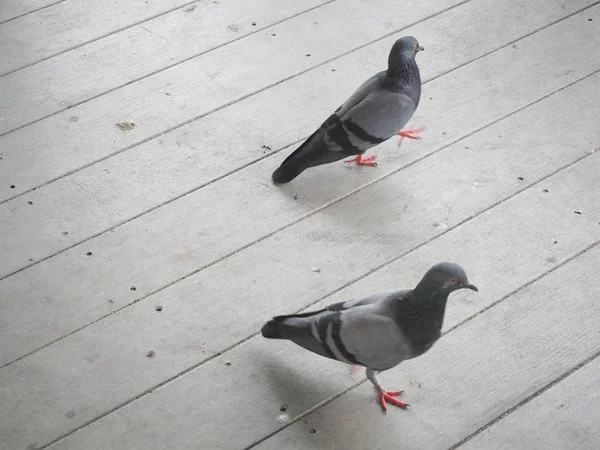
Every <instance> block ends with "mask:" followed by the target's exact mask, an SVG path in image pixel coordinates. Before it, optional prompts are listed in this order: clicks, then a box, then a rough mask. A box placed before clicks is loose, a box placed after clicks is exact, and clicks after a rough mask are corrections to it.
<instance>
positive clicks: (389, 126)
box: [273, 36, 424, 184]
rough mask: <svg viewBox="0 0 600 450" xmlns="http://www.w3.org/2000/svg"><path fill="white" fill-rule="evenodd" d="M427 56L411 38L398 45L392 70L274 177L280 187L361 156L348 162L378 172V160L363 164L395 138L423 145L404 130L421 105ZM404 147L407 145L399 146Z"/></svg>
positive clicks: (371, 82) (364, 88) (359, 93)
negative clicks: (420, 62) (421, 63)
mask: <svg viewBox="0 0 600 450" xmlns="http://www.w3.org/2000/svg"><path fill="white" fill-rule="evenodd" d="M420 50H424V48H423V47H421V46H420V45H419V43H418V42H417V40H416V39H415V38H414V37H412V36H407V37H403V38H400V39H398V40H397V41H396V42H395V43H394V46H393V47H392V50H391V51H390V56H389V58H388V68H387V70H384V71H383V72H379V73H377V74H375V75H373V76H372V77H371V78H369V79H368V80H367V81H365V82H364V83H363V84H362V85H361V86H360V87H359V88H358V89H357V90H356V92H354V94H352V95H351V96H350V98H349V99H348V100H346V102H345V103H344V104H343V105H342V106H340V107H339V108H338V109H337V110H336V111H335V112H334V113H333V114H332V115H331V116H329V118H328V119H327V120H326V121H325V122H323V124H322V125H321V126H320V127H319V129H318V130H317V131H315V132H314V133H313V134H312V136H310V137H309V138H308V139H307V140H306V141H304V143H303V144H302V145H301V146H300V147H298V148H297V149H296V150H295V151H294V152H293V153H292V154H291V155H290V156H288V157H287V158H286V159H285V161H283V163H282V164H281V166H279V168H277V170H275V172H273V181H274V182H275V183H279V184H281V183H287V182H289V181H292V180H293V179H294V178H296V177H297V176H298V175H300V173H302V172H303V171H304V170H306V169H308V168H309V167H313V166H319V165H321V164H327V163H330V162H334V161H338V160H340V159H343V158H345V157H347V156H352V155H357V156H356V157H355V158H354V159H352V160H350V161H346V162H356V163H357V164H359V165H363V166H376V165H377V164H376V163H374V162H372V160H373V159H374V158H375V155H373V156H370V157H368V158H363V157H362V154H363V153H364V152H366V151H367V150H368V149H370V148H371V147H374V146H376V145H377V144H380V143H382V142H383V141H386V140H387V139H389V138H391V137H392V136H394V135H400V136H402V137H401V139H403V138H405V137H407V138H410V139H419V137H418V136H417V135H416V133H418V132H419V131H421V130H416V129H413V128H411V129H409V130H405V131H399V130H402V128H403V127H404V126H405V125H406V124H407V123H408V121H409V120H410V118H411V117H412V115H413V113H414V112H415V110H416V109H417V106H418V105H419V99H420V97H421V77H420V75H419V68H418V67H417V63H416V61H415V56H416V54H417V53H418V52H419V51H420ZM400 142H402V141H400Z"/></svg>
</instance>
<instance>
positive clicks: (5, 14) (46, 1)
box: [0, 0, 65, 24]
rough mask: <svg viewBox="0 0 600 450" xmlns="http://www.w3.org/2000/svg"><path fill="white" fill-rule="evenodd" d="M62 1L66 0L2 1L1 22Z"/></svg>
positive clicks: (0, 5) (0, 7) (0, 9)
mask: <svg viewBox="0 0 600 450" xmlns="http://www.w3.org/2000/svg"><path fill="white" fill-rule="evenodd" d="M62 1H65V0H4V1H3V2H2V3H0V24H2V23H3V22H6V21H8V20H12V19H14V18H16V17H19V16H24V15H25V14H29V13H31V12H34V11H37V10H38V9H42V8H46V7H48V6H50V5H53V4H56V3H60V2H62Z"/></svg>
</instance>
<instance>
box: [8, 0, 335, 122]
mask: <svg viewBox="0 0 600 450" xmlns="http://www.w3.org/2000/svg"><path fill="white" fill-rule="evenodd" d="M326 1H328V0H309V1H307V0H293V1H286V2H282V3H281V5H279V7H278V8H273V7H272V2H270V1H269V0H253V1H246V2H235V3H233V2H230V1H229V2H221V3H218V2H217V3H213V2H212V1H205V2H198V3H196V4H194V5H192V6H188V7H185V8H183V9H177V10H175V11H173V12H171V13H168V14H164V15H161V16H158V17H157V18H155V19H152V20H148V21H146V22H143V23H142V24H140V25H138V26H134V27H131V28H127V29H125V30H123V31H121V32H118V33H114V34H111V35H109V36H107V37H105V38H103V39H98V40H96V41H93V42H91V43H89V44H87V45H83V46H81V47H78V48H76V49H73V50H71V51H68V52H66V53H63V54H61V55H58V56H56V57H54V58H50V59H47V60H45V61H42V62H40V63H38V64H35V65H34V66H30V67H27V68H25V69H23V70H18V71H16V72H14V73H11V74H10V75H6V76H4V77H0V92H3V93H10V95H6V96H4V98H3V101H2V103H0V117H2V118H4V120H3V121H0V134H3V133H6V132H9V131H11V130H13V129H15V128H19V127H22V126H24V125H27V124H28V123H30V122H33V121H35V120H39V119H42V118H44V117H46V116H48V115H50V114H53V113H55V112H58V111H62V110H65V109H67V108H71V107H73V106H74V105H77V104H79V103H81V102H83V101H86V100H88V99H90V98H92V97H96V96H99V95H102V94H103V93H106V92H108V91H110V90H112V89H116V88H118V87H121V86H123V85H125V84H127V83H131V82H133V81H135V80H139V79H141V78H144V77H145V76H148V75H150V74H151V73H154V72H157V71H160V70H163V69H164V68H166V67H169V66H173V65H175V64H178V63H180V62H182V61H184V60H187V59H189V58H192V57H194V56H197V55H199V54H201V53H205V52H207V51H210V50H212V49H214V48H216V47H219V46H222V45H225V44H227V43H228V42H231V41H234V40H237V39H240V38H242V37H244V36H247V35H249V34H251V33H254V32H257V31H259V30H264V29H265V28H267V27H269V26H271V25H273V24H274V23H277V22H279V21H282V20H286V19H289V18H290V17H292V16H294V15H296V14H299V13H302V12H303V11H306V10H308V9H311V8H314V7H315V6H318V5H320V4H322V3H325V2H326ZM253 23H254V25H252V24H253ZM260 32H262V31H260ZM190 75H192V74H190ZM163 95H164V93H163Z"/></svg>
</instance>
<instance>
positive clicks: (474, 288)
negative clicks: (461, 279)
mask: <svg viewBox="0 0 600 450" xmlns="http://www.w3.org/2000/svg"><path fill="white" fill-rule="evenodd" d="M462 287H464V288H465V289H471V290H472V291H475V292H479V289H477V286H475V285H474V284H463V286H462Z"/></svg>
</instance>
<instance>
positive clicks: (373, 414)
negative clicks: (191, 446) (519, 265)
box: [61, 158, 600, 450]
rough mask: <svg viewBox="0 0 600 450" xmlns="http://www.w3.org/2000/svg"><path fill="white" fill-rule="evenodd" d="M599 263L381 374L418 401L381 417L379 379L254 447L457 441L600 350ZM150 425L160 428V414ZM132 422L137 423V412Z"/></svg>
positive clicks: (536, 287) (599, 250) (521, 297)
mask: <svg viewBox="0 0 600 450" xmlns="http://www.w3.org/2000/svg"><path fill="white" fill-rule="evenodd" d="M596 159H598V158H596ZM556 187H558V186H556ZM540 213H543V212H542V211H540ZM499 244H500V245H498V246H497V248H500V247H501V246H502V244H503V243H499ZM598 263H600V246H596V247H595V248H594V249H593V250H591V251H589V252H587V253H584V254H583V255H582V256H580V257H578V258H576V259H575V260H573V261H572V262H570V263H568V264H567V265H565V266H563V267H562V268H560V269H558V270H557V271H555V272H552V273H551V274H549V275H548V276H547V277H544V278H542V279H541V280H540V281H538V282H536V283H534V284H533V285H531V286H530V287H528V288H525V289H523V290H522V291H520V292H518V293H517V294H516V295H514V296H512V297H509V298H508V299H506V300H505V301H503V302H502V303H500V304H498V305H496V306H495V307H494V308H492V309H490V310H488V311H486V312H485V313H483V314H481V315H480V316H478V317H476V318H475V319H474V320H472V321H470V322H468V323H467V324H465V325H464V326H462V327H460V328H459V329H457V330H456V331H453V332H452V333H450V334H448V335H447V336H445V337H443V338H442V339H441V340H440V341H439V342H438V343H437V344H436V346H435V347H434V348H433V349H432V350H431V351H430V352H429V354H427V355H426V356H424V357H422V358H420V359H416V360H414V361H411V362H409V363H406V364H404V365H403V366H404V367H402V366H398V367H397V368H395V369H393V370H390V371H389V372H388V373H386V374H385V375H384V376H382V377H381V378H382V380H384V381H383V383H385V385H388V386H390V388H392V387H393V388H394V389H396V388H402V387H405V388H407V393H406V395H405V398H406V400H407V401H408V402H410V403H411V405H412V406H413V408H412V409H411V410H409V411H402V410H391V411H388V414H387V416H385V417H382V415H381V412H380V411H379V410H378V406H377V404H376V399H375V395H374V391H373V388H372V386H371V385H370V384H369V383H364V384H363V385H361V386H360V387H359V388H358V389H354V390H351V391H350V392H348V393H347V394H345V395H343V396H342V397H341V398H339V399H337V400H334V401H333V402H331V403H329V404H328V405H327V406H325V407H323V408H321V409H319V410H317V411H316V412H315V413H314V414H309V415H308V416H306V417H305V418H303V419H302V420H301V421H299V422H297V423H296V424H294V425H292V426H291V427H289V428H288V429H286V430H284V431H282V432H281V433H279V434H277V435H275V436H274V437H273V438H271V439H268V440H267V441H265V442H264V443H263V444H262V445H259V446H257V447H255V448H257V449H260V450H266V449H282V448H285V449H289V450H294V449H305V448H311V449H325V448H327V449H342V448H347V447H346V445H347V443H348V442H352V444H353V445H354V447H353V448H372V449H377V450H379V449H385V448H389V447H390V446H394V445H397V444H398V443H399V442H401V443H402V448H406V449H422V448H427V449H447V448H449V447H450V446H452V445H453V444H455V443H457V442H459V441H460V440H461V439H463V438H465V437H467V436H468V435H469V434H470V433H472V432H474V431H475V430H477V429H478V428H479V427H481V426H484V425H485V424H486V423H488V422H489V421H491V420H493V419H495V418H496V417H498V416H500V415H501V414H503V413H504V412H505V411H507V410H508V409H509V408H511V407H512V406H514V405H516V404H518V403H519V402H521V401H522V400H524V399H526V398H527V397H528V396H530V395H532V394H533V393H535V392H536V391H537V390H539V389H541V388H543V387H544V386H546V385H548V384H549V383H551V382H553V381H554V380H555V379H557V378H558V377H560V376H562V375H563V374H564V373H566V372H568V371H569V370H570V369H572V368H573V367H576V366H577V365H578V364H579V363H580V362H582V361H584V360H585V359H587V358H588V357H590V356H592V355H593V354H595V353H596V352H597V351H598V347H599V346H600V335H599V334H598V332H597V330H598V327H597V323H598V320H599V319H600V304H599V303H598V301H597V300H596V299H597V297H598V295H599V294H600V285H599V284H598V283H596V282H591V283H590V280H592V279H593V278H594V272H595V267H597V264H598ZM495 275H496V274H495V273H494V272H489V273H488V272H487V271H486V276H490V277H495ZM286 359H287V358H286ZM284 361H285V360H284ZM273 363H274V362H273ZM315 366H316V364H315ZM411 381H412V382H411ZM280 389H281V388H280ZM189 392H191V389H190V391H189ZM223 397H225V398H226V397H227V395H224V396H223ZM148 398H149V399H152V396H149V397H148ZM152 400H158V398H154V399H152ZM180 407H183V406H182V405H180ZM164 408H165V410H166V409H168V405H164ZM123 412H125V411H123ZM580 413H583V411H582V410H580ZM121 418H123V415H121ZM358 424H360V425H358ZM146 425H148V426H149V428H148V432H149V433H152V430H153V427H152V425H153V423H147V422H146ZM530 425H533V424H532V423H530ZM127 426H130V427H132V428H133V426H134V424H133V423H132V422H131V419H129V421H128V423H127ZM311 429H314V430H316V431H317V432H316V433H315V434H311V433H310V430H311ZM179 431H180V433H181V432H183V429H180V430H179ZM186 431H187V430H186ZM105 433H106V434H108V433H107V431H106V429H105ZM181 435H185V432H183V433H181ZM97 436H98V434H96V433H95V437H97ZM188 436H190V435H188ZM192 436H193V437H194V438H195V437H198V436H195V435H192ZM76 439H77V435H74V436H73V439H72V442H76ZM81 442H84V441H80V442H79V443H80V444H81ZM90 442H93V441H90ZM97 442H98V441H97ZM61 448H69V447H68V446H67V445H65V444H62V445H61ZM70 448H77V447H76V446H72V447H70ZM80 448H84V447H80ZM129 448H135V447H133V446H131V447H129ZM138 448H141V447H138ZM181 448H184V447H183V446H181ZM476 448H489V447H485V446H482V447H476ZM491 448H495V447H491ZM511 448H528V447H511ZM529 448H544V447H529ZM551 448H564V447H551ZM568 448H577V447H568Z"/></svg>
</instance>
